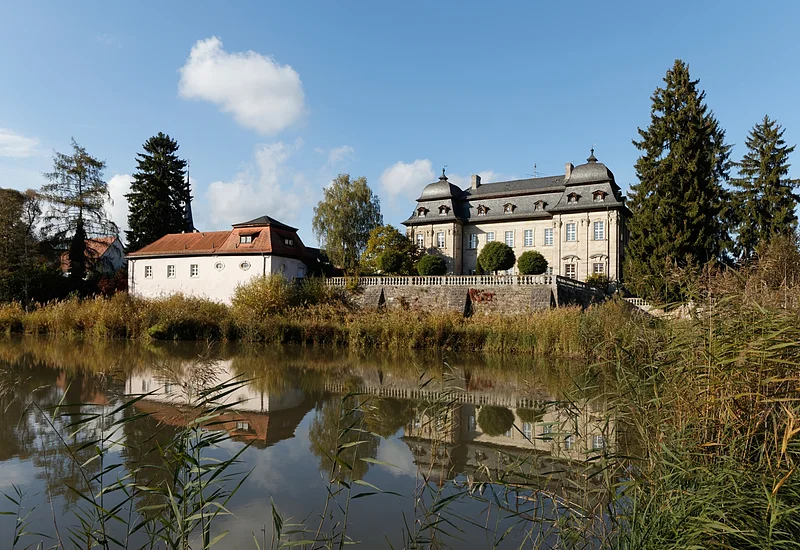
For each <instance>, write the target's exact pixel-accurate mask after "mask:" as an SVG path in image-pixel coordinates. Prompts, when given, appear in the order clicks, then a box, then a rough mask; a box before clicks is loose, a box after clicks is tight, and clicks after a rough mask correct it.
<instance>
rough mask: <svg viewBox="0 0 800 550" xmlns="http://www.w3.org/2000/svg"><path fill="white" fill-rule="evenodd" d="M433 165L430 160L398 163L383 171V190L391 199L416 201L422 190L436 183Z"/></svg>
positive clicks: (381, 181) (381, 179) (381, 182)
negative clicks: (402, 198)
mask: <svg viewBox="0 0 800 550" xmlns="http://www.w3.org/2000/svg"><path fill="white" fill-rule="evenodd" d="M434 179H435V177H434V173H433V165H432V164H431V161H430V160H428V159H417V160H415V161H414V162H411V163H406V162H402V161H401V162H398V163H396V164H394V165H392V166H390V167H389V168H387V169H386V170H384V171H383V174H381V177H380V186H381V190H382V191H383V193H384V194H385V195H388V196H389V197H391V198H393V199H394V198H398V197H401V196H402V197H406V198H411V199H416V198H417V197H418V196H419V194H420V193H421V192H422V188H423V187H424V186H425V185H427V184H429V183H431V182H432V181H434Z"/></svg>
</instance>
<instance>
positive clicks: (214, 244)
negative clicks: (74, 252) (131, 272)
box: [128, 216, 308, 260]
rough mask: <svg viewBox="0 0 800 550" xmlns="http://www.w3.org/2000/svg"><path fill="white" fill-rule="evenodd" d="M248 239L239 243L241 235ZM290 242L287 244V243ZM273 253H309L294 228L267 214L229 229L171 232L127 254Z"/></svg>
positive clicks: (298, 255)
mask: <svg viewBox="0 0 800 550" xmlns="http://www.w3.org/2000/svg"><path fill="white" fill-rule="evenodd" d="M243 236H246V237H249V239H247V240H249V241H250V242H246V243H244V242H242V237H243ZM287 241H288V243H291V244H288V243H287ZM213 254H259V255H260V254H273V255H276V256H285V257H288V258H298V259H301V260H305V259H306V258H307V257H308V252H307V251H306V247H305V245H304V244H303V241H302V240H300V237H298V236H297V230H296V229H295V228H293V227H290V226H288V225H286V224H284V223H281V222H279V221H278V220H275V219H273V218H270V217H269V216H261V217H260V218H256V219H255V220H250V221H249V222H244V223H238V224H236V225H234V226H233V229H232V230H230V231H211V232H208V231H207V232H194V233H171V234H169V235H164V236H163V237H161V238H160V239H158V240H157V241H156V242H154V243H151V244H149V245H147V246H145V247H144V248H142V249H140V250H137V251H135V252H131V253H130V254H128V256H129V257H134V258H137V257H149V256H208V255H213Z"/></svg>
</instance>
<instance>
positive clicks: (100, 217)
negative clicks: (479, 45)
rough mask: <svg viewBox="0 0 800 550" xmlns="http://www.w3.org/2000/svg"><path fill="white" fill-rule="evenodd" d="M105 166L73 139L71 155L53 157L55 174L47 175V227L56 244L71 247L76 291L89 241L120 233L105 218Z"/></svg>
mask: <svg viewBox="0 0 800 550" xmlns="http://www.w3.org/2000/svg"><path fill="white" fill-rule="evenodd" d="M105 167H106V163H105V162H103V161H101V160H98V159H96V158H94V157H92V156H91V155H89V154H88V153H87V152H86V149H85V148H84V147H81V146H80V145H78V143H77V142H76V141H75V140H74V139H73V140H72V154H71V155H67V154H64V153H58V152H56V153H55V154H54V155H53V171H52V172H50V173H47V174H45V177H46V178H47V179H48V180H49V183H46V184H45V185H43V186H42V192H41V197H42V198H43V199H44V200H46V201H47V202H48V203H49V204H50V210H49V211H48V213H47V215H46V216H45V218H44V221H45V227H46V230H47V232H48V233H49V234H50V235H51V238H52V239H53V240H54V241H55V242H56V243H57V244H59V245H61V246H64V245H66V247H68V249H69V259H70V278H71V279H72V281H73V282H74V283H75V288H76V289H78V288H80V287H81V286H82V282H83V280H84V278H85V276H86V254H87V253H88V252H87V247H86V238H87V237H98V236H108V235H116V234H117V226H116V225H115V224H114V223H113V222H111V221H110V220H109V219H108V216H107V215H106V209H105V206H106V202H107V201H108V200H109V198H110V196H109V193H108V185H107V184H106V182H105V180H104V179H103V170H104V169H105ZM89 250H90V249H89Z"/></svg>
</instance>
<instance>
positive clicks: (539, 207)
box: [533, 201, 545, 212]
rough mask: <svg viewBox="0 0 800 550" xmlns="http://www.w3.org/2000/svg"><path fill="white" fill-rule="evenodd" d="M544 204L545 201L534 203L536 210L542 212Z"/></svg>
mask: <svg viewBox="0 0 800 550" xmlns="http://www.w3.org/2000/svg"><path fill="white" fill-rule="evenodd" d="M544 205H545V202H544V201H536V202H535V203H533V210H534V212H541V211H542V210H544Z"/></svg>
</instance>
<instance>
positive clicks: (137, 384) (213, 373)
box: [125, 360, 305, 412]
mask: <svg viewBox="0 0 800 550" xmlns="http://www.w3.org/2000/svg"><path fill="white" fill-rule="evenodd" d="M235 378H236V374H234V373H233V371H232V370H231V361H230V360H215V361H209V362H206V363H202V364H195V363H191V362H185V363H181V364H180V365H178V367H175V366H171V367H170V368H160V369H153V370H147V371H144V372H139V373H135V374H131V376H130V378H128V380H127V382H126V383H125V393H127V394H128V395H141V394H145V393H146V394H149V395H148V396H147V398H146V399H148V400H151V401H164V402H168V403H174V404H186V403H188V402H190V401H192V400H193V399H195V398H193V397H192V395H193V394H195V395H196V394H197V392H198V391H201V390H203V389H208V388H210V387H212V386H214V385H217V384H222V383H225V382H228V381H232V380H234V379H235ZM304 399H305V393H304V392H303V391H302V390H299V389H286V390H282V391H280V392H273V391H264V390H259V389H256V387H255V386H254V385H253V384H252V383H248V384H241V385H239V386H238V387H236V388H235V389H233V391H231V393H229V394H227V395H226V396H225V398H224V399H223V401H222V403H223V404H231V408H232V409H234V410H237V411H257V412H272V411H280V410H284V409H289V408H292V407H296V406H298V405H300V404H301V403H302V402H303V401H304Z"/></svg>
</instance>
